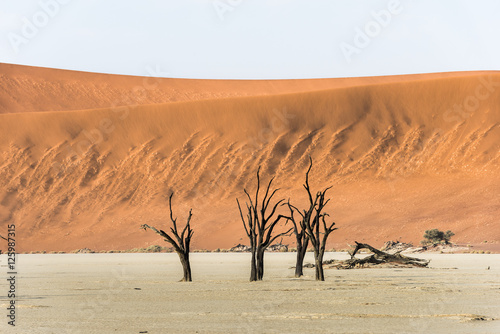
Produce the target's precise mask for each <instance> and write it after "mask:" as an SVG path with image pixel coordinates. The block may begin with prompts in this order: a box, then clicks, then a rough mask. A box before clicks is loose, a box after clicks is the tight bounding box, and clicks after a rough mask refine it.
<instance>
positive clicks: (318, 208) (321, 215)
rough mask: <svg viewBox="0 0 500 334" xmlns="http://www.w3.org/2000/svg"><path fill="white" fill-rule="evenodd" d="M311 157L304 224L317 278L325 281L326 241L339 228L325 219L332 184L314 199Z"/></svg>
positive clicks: (307, 176) (307, 173)
mask: <svg viewBox="0 0 500 334" xmlns="http://www.w3.org/2000/svg"><path fill="white" fill-rule="evenodd" d="M309 159H310V164H309V169H308V170H307V172H306V183H305V184H304V188H305V189H306V191H307V195H308V198H309V209H308V210H304V212H305V213H307V214H304V221H303V225H304V227H305V232H306V234H307V236H308V238H309V240H310V242H311V245H312V246H313V249H314V260H315V264H316V265H315V271H316V280H317V281H324V280H325V274H324V272H323V256H324V254H325V249H326V242H327V240H328V237H329V236H330V233H332V232H333V231H335V230H336V229H337V228H334V227H333V226H335V223H334V222H331V223H327V222H326V220H325V219H326V217H328V216H329V215H328V214H327V213H325V212H324V208H325V206H326V205H327V204H328V202H329V201H330V199H327V198H326V192H327V191H328V190H329V189H331V186H330V187H327V188H326V189H325V190H323V191H318V192H317V193H316V196H315V197H314V199H313V196H312V192H311V187H310V186H309V173H310V172H311V168H312V165H313V162H312V159H311V158H309Z"/></svg>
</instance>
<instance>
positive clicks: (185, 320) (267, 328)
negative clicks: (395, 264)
mask: <svg viewBox="0 0 500 334" xmlns="http://www.w3.org/2000/svg"><path fill="white" fill-rule="evenodd" d="M346 256H347V255H346V254H345V253H328V254H327V255H326V259H330V258H336V259H343V258H346ZM419 256H420V257H425V258H428V259H431V264H430V268H414V269H397V268H396V269H352V270H336V269H328V270H326V281H325V282H317V281H315V280H314V277H313V275H314V273H313V269H305V277H303V278H301V279H295V278H293V270H292V269H290V267H291V266H293V265H294V260H295V254H294V253H269V254H267V255H266V273H265V277H264V281H261V282H253V283H250V282H249V281H248V276H249V260H250V254H248V253H224V254H222V253H220V254H215V253H196V254H193V255H192V267H193V276H194V281H193V282H191V283H185V282H177V280H178V279H179V278H180V277H181V276H182V271H181V267H180V264H179V261H178V258H177V256H176V255H175V254H172V253H169V254H165V253H162V254H54V255H52V254H44V255H38V254H37V255H25V254H22V255H19V258H18V272H19V275H18V292H19V300H18V305H17V307H18V311H17V312H18V316H17V318H18V320H17V323H18V325H17V327H16V329H17V333H33V334H37V333H40V334H42V333H43V334H49V333H54V334H64V333H68V334H69V333H82V334H84V333H85V334H91V333H96V334H102V333H148V334H153V333H300V334H302V333H481V334H486V333H491V334H493V333H499V332H500V267H499V265H498V263H500V255H497V254H484V255H483V254H481V255H479V254H423V255H422V254H421V255H419ZM1 260H2V266H4V265H5V260H6V258H5V255H2V256H1ZM308 261H312V255H311V254H308V255H307V258H306V262H308ZM488 267H490V270H487V268H488ZM4 269H5V268H4V267H2V272H3V271H4ZM0 304H2V305H1V306H2V307H1V308H2V309H5V306H6V298H5V297H4V296H2V297H1V299H0ZM492 319H495V320H492ZM0 326H1V328H2V332H3V331H4V330H5V328H6V326H7V325H6V323H5V321H2V322H1V324H0Z"/></svg>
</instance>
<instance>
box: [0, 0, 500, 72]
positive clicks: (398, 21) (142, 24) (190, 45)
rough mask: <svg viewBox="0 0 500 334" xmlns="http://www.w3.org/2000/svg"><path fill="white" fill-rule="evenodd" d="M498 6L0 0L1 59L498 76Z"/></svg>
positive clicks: (460, 2) (104, 66) (298, 0)
mask: <svg viewBox="0 0 500 334" xmlns="http://www.w3.org/2000/svg"><path fill="white" fill-rule="evenodd" d="M499 13H500V1H498V0H482V1H477V0H439V1H436V0H399V1H398V0H382V1H379V0H140V1H139V0H134V1H132V0H0V62H4V63H13V64H23V65H32V66H42V67H52V68H63V69H73V70H81V71H89V72H102V73H114V74H129V75H146V76H160V77H177V78H202V79H293V78H297V79H298V78H331V77H353V76H374V75H392V74H409V73H428V72H447V71H469V70H500V43H498V34H499V33H500V20H499V19H498V14H499Z"/></svg>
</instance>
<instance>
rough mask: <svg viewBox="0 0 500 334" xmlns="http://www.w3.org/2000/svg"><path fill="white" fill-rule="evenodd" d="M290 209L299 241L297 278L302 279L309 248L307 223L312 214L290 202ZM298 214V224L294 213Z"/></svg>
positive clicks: (296, 267) (295, 233)
mask: <svg viewBox="0 0 500 334" xmlns="http://www.w3.org/2000/svg"><path fill="white" fill-rule="evenodd" d="M287 204H288V208H289V209H290V217H288V219H289V220H290V221H291V222H292V224H293V234H294V235H295V239H296V241H297V259H296V262H295V277H297V278H298V277H301V276H303V275H304V271H303V268H304V257H305V256H306V252H307V247H308V246H309V236H308V235H307V232H306V229H307V228H306V226H305V221H307V220H308V219H309V217H310V216H311V212H310V210H311V209H309V210H307V211H306V210H303V212H300V210H299V209H297V208H296V207H295V206H293V205H292V204H290V200H288V203H287ZM295 212H297V213H298V214H299V216H300V220H299V221H298V222H297V221H296V218H295V215H294V213H295Z"/></svg>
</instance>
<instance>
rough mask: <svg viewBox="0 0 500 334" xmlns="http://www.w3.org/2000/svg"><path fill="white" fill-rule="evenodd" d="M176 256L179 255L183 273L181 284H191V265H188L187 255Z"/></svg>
mask: <svg viewBox="0 0 500 334" xmlns="http://www.w3.org/2000/svg"><path fill="white" fill-rule="evenodd" d="M177 255H179V259H180V260H181V264H182V271H183V273H184V276H183V278H182V279H181V282H191V281H192V280H193V279H192V276H191V265H190V264H189V253H177Z"/></svg>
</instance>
